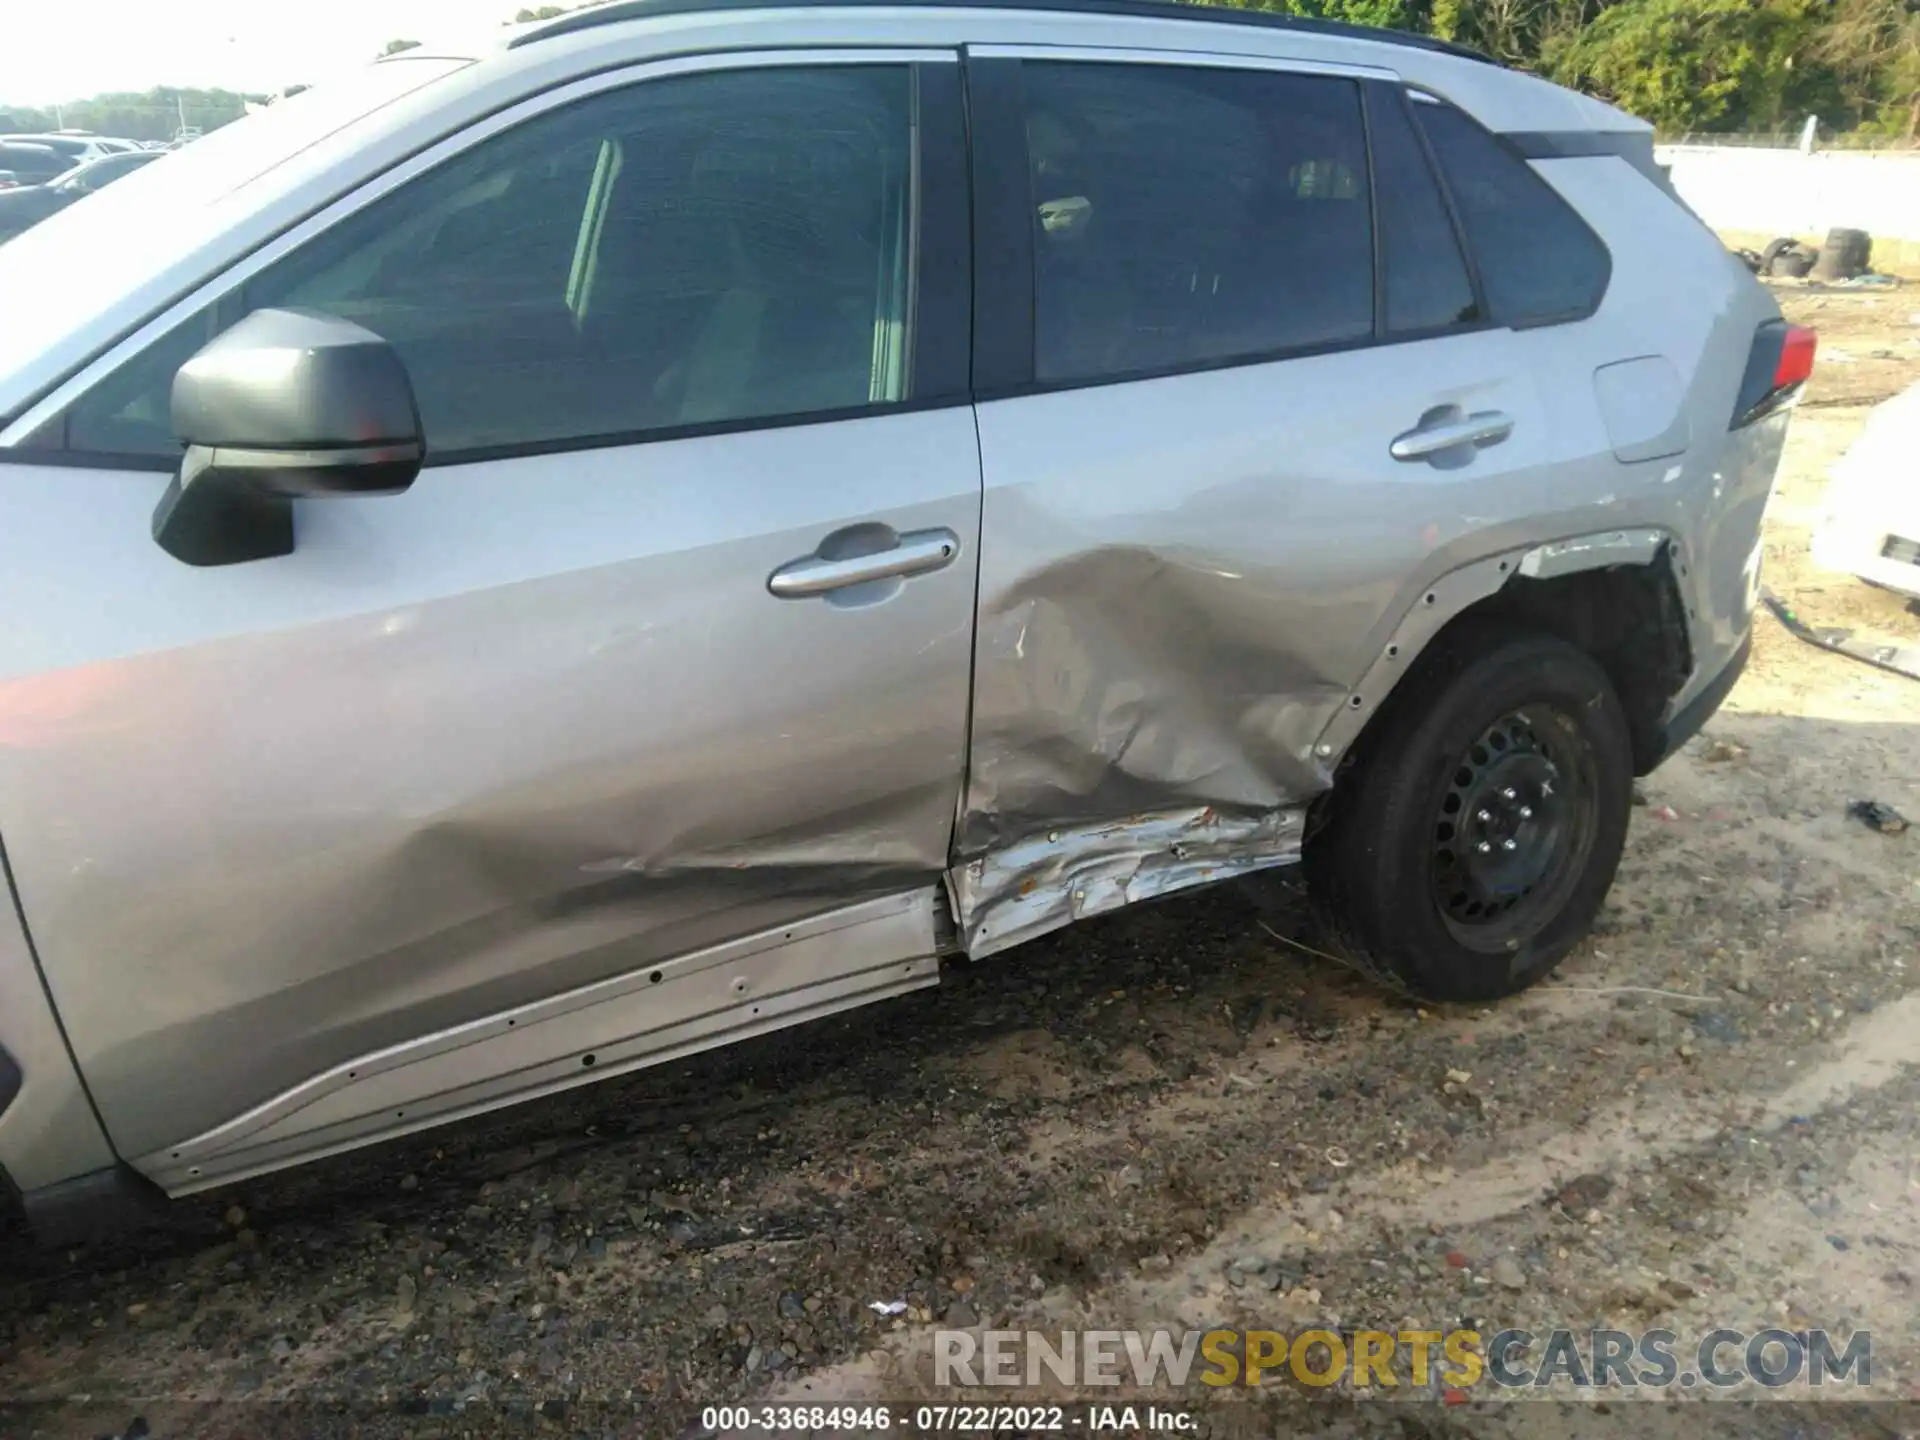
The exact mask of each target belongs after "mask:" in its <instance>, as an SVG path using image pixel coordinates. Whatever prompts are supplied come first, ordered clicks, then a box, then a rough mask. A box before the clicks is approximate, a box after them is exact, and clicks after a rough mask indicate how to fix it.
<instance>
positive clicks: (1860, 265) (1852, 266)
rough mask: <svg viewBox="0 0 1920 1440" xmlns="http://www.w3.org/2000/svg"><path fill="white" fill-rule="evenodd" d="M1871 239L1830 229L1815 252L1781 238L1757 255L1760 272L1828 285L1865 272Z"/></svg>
mask: <svg viewBox="0 0 1920 1440" xmlns="http://www.w3.org/2000/svg"><path fill="white" fill-rule="evenodd" d="M1872 255H1873V237H1872V236H1870V235H1868V234H1867V232H1866V231H1864V230H1846V229H1833V230H1829V231H1828V232H1827V238H1826V241H1825V242H1824V243H1823V244H1822V245H1821V246H1820V248H1819V249H1817V250H1816V249H1815V248H1814V247H1813V246H1811V245H1803V244H1801V243H1800V242H1799V241H1798V240H1795V239H1794V238H1793V237H1792V236H1790V235H1783V236H1781V237H1780V238H1779V239H1778V240H1775V241H1774V242H1773V243H1772V244H1770V245H1768V246H1767V248H1766V249H1765V250H1764V251H1762V252H1761V254H1760V273H1761V274H1762V275H1773V276H1778V277H1784V278H1787V279H1792V280H1802V279H1808V278H1811V279H1814V280H1819V281H1822V282H1825V283H1829V284H1831V283H1832V282H1834V281H1836V280H1851V279H1853V278H1854V277H1855V276H1856V275H1865V274H1866V273H1867V272H1868V268H1869V261H1870V260H1871V258H1872Z"/></svg>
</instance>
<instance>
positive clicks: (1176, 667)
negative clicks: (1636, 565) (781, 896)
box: [960, 331, 1605, 860]
mask: <svg viewBox="0 0 1920 1440" xmlns="http://www.w3.org/2000/svg"><path fill="white" fill-rule="evenodd" d="M1515 338H1516V337H1514V336H1513V335H1511V334H1510V333H1509V332H1504V331H1487V332H1481V333H1478V334H1470V335H1461V336H1456V337H1448V338H1444V339H1439V340H1430V341H1423V342H1416V343H1412V344H1408V345H1404V346H1398V347H1392V348H1381V349H1369V350H1360V351H1353V352H1349V353H1346V354H1337V355H1325V356H1318V357H1311V358H1306V359H1300V360H1291V361H1281V362H1276V363H1273V364H1265V365H1252V366H1246V367H1242V368H1236V369H1228V370H1217V371H1210V372H1206V373H1202V374H1194V375H1184V376H1175V377H1170V378H1166V379H1159V380H1148V381H1141V382H1136V383H1128V384H1121V385H1109V386H1099V387H1092V388H1088V389H1082V390H1073V391H1066V392H1062V393H1059V394H1054V395H1044V396H1035V397H1029V398H1023V399H1015V400H1005V401H999V402H995V403H992V404H988V405H983V406H981V407H980V430H981V446H982V459H983V464H984V466H985V473H986V477H987V486H986V497H985V504H984V509H983V518H982V541H981V544H982V568H981V584H980V634H979V639H978V659H977V662H976V667H977V669H976V689H975V696H974V737H973V754H972V764H971V772H970V776H969V783H968V792H967V808H966V814H965V816H964V819H963V822H962V826H961V835H960V858H961V859H963V860H965V859H971V858H976V857H979V856H983V855H987V854H989V853H990V852H992V851H994V850H996V849H998V848H1000V847H1002V846H1005V845H1007V844H1010V843H1014V842H1017V841H1020V840H1023V839H1026V838H1028V837H1029V836H1032V835H1034V834H1037V833H1040V832H1043V831H1044V830H1046V829H1048V828H1052V827H1077V826H1083V825H1100V824H1104V823H1106V822H1109V821H1113V820H1118V819H1123V818H1130V817H1142V816H1148V815H1154V814H1160V813H1165V812H1170V811H1180V810H1185V809H1189V808H1195V807H1208V806H1210V807H1214V808H1216V809H1218V810H1220V811H1221V812H1223V813H1225V814H1228V815H1235V816H1243V817H1254V816H1261V815H1267V814H1269V813H1271V812H1275V811H1278V810H1281V809H1283V808H1284V807H1287V806H1290V805H1294V804H1298V803H1300V802H1302V801H1304V800H1305V799H1308V798H1310V797H1311V796H1313V795H1314V794H1316V793H1318V792H1319V791H1320V790H1322V789H1324V788H1325V787H1326V784H1327V777H1328V775H1329V774H1330V769H1331V767H1330V765H1329V764H1328V763H1327V762H1326V760H1325V759H1323V758H1322V757H1319V756H1316V755H1315V753H1314V745H1315V742H1316V740H1317V739H1318V738H1319V736H1320V734H1321V732H1322V731H1323V730H1324V729H1325V728H1326V725H1327V722H1328V720H1329V718H1330V717H1331V716H1332V715H1333V714H1334V713H1335V712H1336V711H1337V710H1338V709H1340V708H1341V707H1343V706H1345V705H1347V704H1348V703H1349V696H1350V692H1351V690H1352V687H1353V686H1354V684H1355V683H1356V682H1357V681H1358V680H1359V678H1360V676H1361V675H1362V674H1363V673H1364V672H1365V671H1366V669H1367V668H1368V666H1369V665H1370V664H1371V663H1372V662H1373V660H1374V659H1375V658H1376V652H1377V649H1378V647H1379V646H1380V645H1383V644H1384V643H1385V640H1386V637H1387V635H1388V634H1389V633H1390V632H1391V630H1392V629H1393V627H1394V626H1395V625H1397V624H1398V623H1399V620H1400V618H1401V615H1402V614H1403V613H1404V611H1405V608H1406V606H1407V605H1408V604H1410V603H1411V602H1412V600H1413V598H1414V597H1415V594H1416V588H1415V587H1417V586H1418V585H1420V584H1421V583H1423V582H1424V581H1425V580H1426V579H1427V578H1429V577H1432V576H1435V575H1439V574H1442V573H1445V572H1446V571H1448V570H1450V569H1452V568H1454V566H1455V565H1457V564H1459V563H1461V561H1462V560H1464V559H1465V558H1470V557H1472V556H1473V555H1477V554H1484V553H1486V548H1481V547H1487V548H1494V547H1497V546H1498V544H1499V541H1500V539H1501V538H1503V537H1506V536H1510V537H1512V540H1513V541H1514V542H1519V541H1524V540H1528V539H1531V538H1533V537H1534V535H1535V534H1536V533H1541V532H1544V533H1553V531H1554V529H1555V528H1556V521H1557V519H1558V518H1562V517H1556V511H1558V510H1559V507H1560V504H1561V503H1562V502H1561V501H1560V500H1559V499H1558V498H1557V495H1556V489H1557V487H1558V486H1560V485H1561V484H1562V483H1563V482H1564V480H1565V479H1566V478H1567V477H1566V476H1565V475H1563V474H1561V473H1559V467H1556V465H1555V464H1554V463H1553V459H1552V457H1553V454H1554V452H1555V449H1556V448H1557V449H1558V450H1559V451H1560V452H1561V453H1567V452H1569V451H1570V450H1573V453H1578V452H1577V450H1576V449H1574V447H1576V446H1577V445H1578V444H1579V443H1580V441H1581V440H1582V439H1583V438H1588V439H1591V441H1592V443H1593V444H1594V445H1595V446H1604V444H1605V438H1604V435H1602V434H1600V433H1599V425H1598V419H1597V416H1596V417H1595V418H1594V419H1593V422H1592V425H1591V427H1590V428H1591V430H1592V431H1593V435H1592V436H1591V437H1581V436H1577V435H1576V436H1575V437H1573V438H1572V440H1571V441H1569V437H1567V436H1565V435H1562V436H1559V437H1557V438H1555V439H1554V441H1553V444H1552V445H1550V437H1549V435H1548V434H1547V432H1546V427H1545V426H1544V425H1543V424H1541V423H1540V406H1539V404H1538V402H1537V401H1536V399H1535V397H1534V395H1533V391H1532V385H1531V382H1530V380H1529V379H1528V377H1527V375H1526V373H1525V370H1524V366H1523V363H1522V359H1521V357H1520V356H1519V355H1518V354H1517V353H1516V351H1515V350H1514V348H1513V346H1514V343H1515ZM1446 403H1452V404H1457V405H1459V406H1460V407H1461V408H1462V409H1464V410H1468V411H1483V410H1499V411H1502V412H1505V413H1507V414H1510V415H1512V416H1514V417H1516V424H1515V427H1514V431H1513V434H1512V436H1511V438H1509V439H1508V440H1507V441H1506V442H1504V443H1502V444H1500V445H1498V446H1496V447H1493V448H1491V449H1488V450H1486V451H1484V452H1482V453H1480V454H1478V455H1477V456H1476V457H1475V458H1474V461H1473V463H1472V464H1471V465H1467V466H1464V467H1459V468H1449V469H1443V468H1438V467H1436V466H1434V465H1429V464H1419V463H1416V464H1407V463H1403V462H1399V461H1395V460H1394V459H1392V458H1391V457H1390V455H1389V454H1388V447H1389V445H1390V443H1391V441H1392V439H1393V437H1394V436H1395V435H1396V434H1399V433H1400V432H1402V431H1404V430H1406V429H1407V428H1408V427H1409V426H1411V425H1413V424H1414V423H1415V422H1416V421H1417V420H1418V419H1419V417H1420V415H1421V414H1422V412H1423V411H1425V410H1426V409H1428V408H1429V407H1430V406H1432V405H1437V404H1446ZM1576 493H1577V489H1576ZM1508 517H1525V523H1524V524H1521V523H1515V522H1514V521H1511V520H1509V519H1508ZM1535 527H1538V528H1537V529H1536V528H1535Z"/></svg>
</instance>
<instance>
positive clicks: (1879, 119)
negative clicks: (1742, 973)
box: [1815, 0, 1920, 141]
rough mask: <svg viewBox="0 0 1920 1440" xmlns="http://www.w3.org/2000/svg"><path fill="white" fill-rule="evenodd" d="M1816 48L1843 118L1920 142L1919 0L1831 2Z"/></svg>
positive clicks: (1842, 0) (1842, 120) (1850, 0)
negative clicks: (1831, 84)
mask: <svg viewBox="0 0 1920 1440" xmlns="http://www.w3.org/2000/svg"><path fill="white" fill-rule="evenodd" d="M1815 50H1816V53H1817V54H1818V56H1819V58H1820V60H1821V61H1823V62H1824V63H1825V64H1826V65H1827V66H1829V67H1830V68H1831V70H1832V73H1833V80H1834V87H1835V90H1836V91H1837V92H1838V95H1839V97H1840V102H1841V104H1842V106H1843V107H1844V112H1845V113H1844V116H1842V117H1835V118H1836V119H1838V120H1841V122H1842V123H1844V120H1845V119H1849V118H1859V119H1866V120H1867V121H1868V123H1871V124H1874V125H1875V128H1878V129H1882V130H1887V131H1891V132H1893V133H1895V134H1899V135H1903V136H1904V137H1905V138H1906V139H1907V140H1908V141H1914V140H1920V0H1834V4H1833V7H1832V9H1831V11H1830V13H1829V15H1828V18H1827V20H1826V23H1825V24H1824V25H1823V26H1822V27H1821V30H1820V34H1819V37H1818V39H1817V41H1816V44H1815Z"/></svg>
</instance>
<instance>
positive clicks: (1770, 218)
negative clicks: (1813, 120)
mask: <svg viewBox="0 0 1920 1440" xmlns="http://www.w3.org/2000/svg"><path fill="white" fill-rule="evenodd" d="M1655 155H1656V156H1657V158H1658V159H1659V161H1660V163H1661V164H1662V165H1670V166H1671V167H1672V174H1673V185H1674V188H1675V189H1676V190H1678V191H1679V192H1680V194H1681V196H1682V198H1684V199H1685V200H1686V202H1687V203H1688V204H1689V205H1691V206H1692V207H1693V208H1694V210H1695V211H1696V212H1698V214H1699V215H1700V218H1701V219H1703V220H1705V221H1706V222H1707V224H1709V225H1711V226H1712V227H1713V228H1714V229H1716V230H1721V231H1741V232H1748V233H1752V234H1762V235H1769V236H1772V235H1794V236H1798V237H1799V238H1800V239H1803V240H1810V241H1814V242H1816V243H1817V242H1818V241H1819V240H1820V238H1821V237H1822V236H1824V235H1825V234H1826V233H1827V231H1828V230H1830V229H1832V228H1833V227H1834V226H1836V225H1845V226H1849V227H1851V228H1854V229H1858V230H1865V231H1867V232H1868V233H1869V234H1871V235H1872V236H1873V238H1874V241H1875V244H1876V245H1878V243H1879V242H1880V241H1882V240H1887V241H1895V242H1899V241H1905V242H1907V243H1908V244H1920V151H1913V150H1815V151H1813V152H1812V153H1811V154H1807V153H1803V152H1802V151H1800V150H1797V149H1784V148H1782V149H1763V148H1757V147H1749V146H1739V145H1661V146H1658V147H1656V149H1655Z"/></svg>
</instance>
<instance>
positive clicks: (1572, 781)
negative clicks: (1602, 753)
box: [1431, 705, 1598, 951]
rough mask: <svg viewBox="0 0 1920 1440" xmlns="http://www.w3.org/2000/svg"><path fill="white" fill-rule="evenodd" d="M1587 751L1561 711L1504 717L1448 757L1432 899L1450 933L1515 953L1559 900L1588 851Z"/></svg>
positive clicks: (1536, 708) (1592, 810)
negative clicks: (1451, 760)
mask: <svg viewBox="0 0 1920 1440" xmlns="http://www.w3.org/2000/svg"><path fill="white" fill-rule="evenodd" d="M1597 788H1598V780H1597V767H1596V765H1595V761H1594V755H1593V750H1592V747H1591V746H1590V745H1589V744H1588V743H1587V740H1586V737H1585V736H1584V735H1583V734H1582V733H1581V731H1580V728H1579V727H1578V726H1577V725H1576V724H1575V723H1574V722H1573V720H1572V719H1571V718H1570V717H1568V716H1567V715H1564V714H1562V713H1561V712H1560V711H1558V710H1556V709H1554V708H1552V707H1551V706H1546V705H1527V706H1522V707H1519V708H1517V709H1514V710H1511V711H1509V712H1507V713H1506V714H1504V715H1502V716H1500V717H1499V718H1498V719H1497V720H1495V721H1494V722H1493V723H1492V724H1491V725H1489V726H1487V727H1486V729H1485V730H1483V731H1482V732H1481V733H1480V735H1479V737H1478V738H1477V739H1475V740H1474V741H1473V743H1472V744H1471V745H1469V746H1467V748H1466V750H1465V752H1464V753H1463V754H1461V755H1460V756H1459V757H1458V758H1457V759H1456V761H1455V762H1454V765H1453V768H1452V769H1451V770H1450V771H1449V772H1448V774H1447V775H1446V777H1445V780H1444V782H1443V785H1442V787H1441V795H1440V801H1439V813H1438V815H1437V816H1436V817H1435V820H1434V830H1433V857H1432V871H1431V873H1432V877H1433V898H1434V903H1435V905H1436V906H1437V907H1438V908H1439V911H1440V915H1441V918H1442V919H1443V920H1444V921H1445V922H1446V925H1447V928H1448V929H1449V930H1450V931H1451V932H1452V933H1453V936H1454V938H1455V939H1457V940H1459V941H1460V942H1461V943H1462V944H1464V945H1467V946H1469V947H1470V948H1473V949H1476V950H1488V951H1502V950H1507V951H1510V950H1514V949H1517V948H1518V947H1519V946H1520V945H1521V944H1523V943H1525V942H1526V941H1527V940H1529V939H1531V938H1532V937H1533V936H1534V935H1535V934H1537V933H1538V932H1539V931H1540V930H1541V929H1542V928H1543V927H1545V926H1546V925H1547V924H1548V923H1549V922H1550V921H1551V920H1552V919H1553V917H1554V916H1555V915H1557V914H1558V913H1559V912H1560V910H1561V908H1562V907H1563V906H1564V905H1565V903H1566V900H1567V896H1568V894H1569V892H1570V891H1571V890H1572V889H1573V887H1574V886H1575V885H1576V884H1577V883H1578V881H1579V877H1580V874H1581V872H1582V870H1584V868H1585V866H1586V861H1587V856H1588V855H1589V854H1590V853H1591V851H1592V849H1593V837H1594V832H1595V829H1596V821H1597V817H1598V803H1597V802H1598V796H1597Z"/></svg>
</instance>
